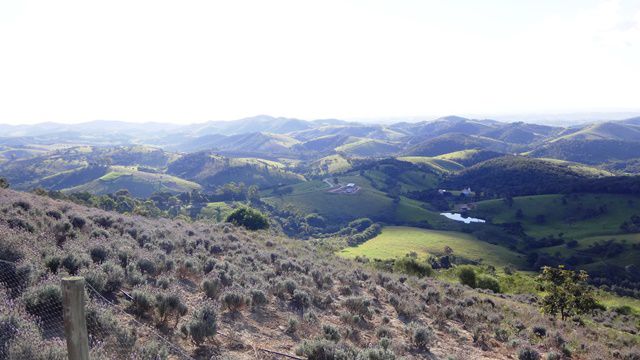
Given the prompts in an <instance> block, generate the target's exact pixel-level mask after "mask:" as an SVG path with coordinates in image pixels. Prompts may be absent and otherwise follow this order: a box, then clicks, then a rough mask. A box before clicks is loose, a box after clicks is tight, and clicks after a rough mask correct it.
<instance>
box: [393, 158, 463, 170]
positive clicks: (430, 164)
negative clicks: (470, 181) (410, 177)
mask: <svg viewBox="0 0 640 360" xmlns="http://www.w3.org/2000/svg"><path fill="white" fill-rule="evenodd" d="M397 159H398V160H400V161H407V162H410V163H412V164H416V165H419V166H425V167H427V168H429V169H431V170H433V171H435V172H437V173H448V172H453V171H458V170H462V169H464V166H463V165H461V164H459V163H457V162H455V161H453V160H449V159H443V158H439V157H429V156H400V157H398V158H397Z"/></svg>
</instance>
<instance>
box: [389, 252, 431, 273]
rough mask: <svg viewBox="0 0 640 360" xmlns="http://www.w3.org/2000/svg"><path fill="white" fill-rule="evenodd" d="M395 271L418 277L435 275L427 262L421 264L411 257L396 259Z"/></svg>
mask: <svg viewBox="0 0 640 360" xmlns="http://www.w3.org/2000/svg"><path fill="white" fill-rule="evenodd" d="M393 271H394V272H400V273H403V274H408V275H413V276H418V277H424V276H431V274H432V273H433V269H431V265H429V264H428V263H427V262H426V261H425V262H420V261H418V259H416V258H414V257H411V256H405V257H403V258H399V259H396V260H395V261H394V263H393Z"/></svg>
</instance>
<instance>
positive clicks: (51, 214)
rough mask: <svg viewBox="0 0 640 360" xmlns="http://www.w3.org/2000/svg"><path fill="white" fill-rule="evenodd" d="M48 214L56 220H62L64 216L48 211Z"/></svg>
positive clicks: (57, 212) (54, 211)
mask: <svg viewBox="0 0 640 360" xmlns="http://www.w3.org/2000/svg"><path fill="white" fill-rule="evenodd" d="M46 214H47V216H48V217H50V218H53V219H56V220H60V219H62V214H60V212H59V211H56V210H49V211H47V213H46Z"/></svg>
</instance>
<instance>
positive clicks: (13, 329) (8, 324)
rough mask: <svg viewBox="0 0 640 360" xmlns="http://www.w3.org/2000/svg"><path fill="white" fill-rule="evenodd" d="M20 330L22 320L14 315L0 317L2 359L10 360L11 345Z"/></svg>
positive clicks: (0, 356) (0, 354) (0, 350)
mask: <svg viewBox="0 0 640 360" xmlns="http://www.w3.org/2000/svg"><path fill="white" fill-rule="evenodd" d="M19 328H20V320H19V319H18V318H17V317H15V316H14V315H0V359H8V358H9V345H10V342H11V340H13V338H14V336H15V335H16V334H17V333H18V329H19Z"/></svg>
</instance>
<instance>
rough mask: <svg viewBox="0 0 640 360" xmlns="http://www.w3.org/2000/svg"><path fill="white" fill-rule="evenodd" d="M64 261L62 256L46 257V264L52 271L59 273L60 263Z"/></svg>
mask: <svg viewBox="0 0 640 360" xmlns="http://www.w3.org/2000/svg"><path fill="white" fill-rule="evenodd" d="M61 263H62V258H60V256H56V255H52V256H47V257H45V258H44V266H46V267H47V269H49V271H51V272H52V273H54V274H56V273H58V269H59V268H60V264H61Z"/></svg>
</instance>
